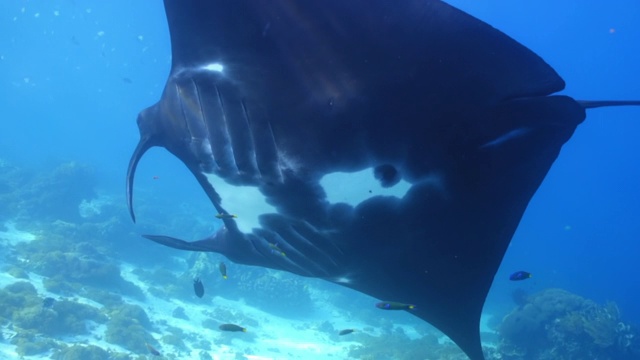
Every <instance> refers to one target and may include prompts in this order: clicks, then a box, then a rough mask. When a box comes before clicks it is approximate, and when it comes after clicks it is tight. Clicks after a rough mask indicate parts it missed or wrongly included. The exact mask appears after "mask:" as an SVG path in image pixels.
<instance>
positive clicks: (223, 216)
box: [216, 213, 238, 219]
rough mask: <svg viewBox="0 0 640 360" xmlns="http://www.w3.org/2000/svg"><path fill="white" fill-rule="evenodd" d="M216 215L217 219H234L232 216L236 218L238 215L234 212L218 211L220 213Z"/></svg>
mask: <svg viewBox="0 0 640 360" xmlns="http://www.w3.org/2000/svg"><path fill="white" fill-rule="evenodd" d="M216 217H217V218H218V219H234V218H237V217H238V215H235V214H223V213H220V214H216Z"/></svg>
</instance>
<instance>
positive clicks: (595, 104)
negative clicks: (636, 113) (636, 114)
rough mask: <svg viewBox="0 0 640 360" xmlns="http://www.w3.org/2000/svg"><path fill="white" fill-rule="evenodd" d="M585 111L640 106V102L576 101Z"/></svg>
mask: <svg viewBox="0 0 640 360" xmlns="http://www.w3.org/2000/svg"><path fill="white" fill-rule="evenodd" d="M576 101H577V103H578V104H580V106H582V107H583V108H585V109H594V108H599V107H606V106H640V100H576Z"/></svg>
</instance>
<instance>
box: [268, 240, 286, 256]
mask: <svg viewBox="0 0 640 360" xmlns="http://www.w3.org/2000/svg"><path fill="white" fill-rule="evenodd" d="M269 248H271V253H272V254H274V255H280V256H287V254H285V253H284V251H282V250H280V248H279V247H278V244H272V243H269Z"/></svg>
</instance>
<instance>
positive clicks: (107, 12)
mask: <svg viewBox="0 0 640 360" xmlns="http://www.w3.org/2000/svg"><path fill="white" fill-rule="evenodd" d="M448 2H449V3H451V4H452V5H454V6H456V7H459V8H461V9H463V10H465V11H467V12H469V13H470V14H472V15H474V16H476V17H478V18H480V19H482V20H484V21H486V22H488V23H489V24H492V25H493V26H495V27H496V28H498V29H500V30H502V31H503V32H505V33H507V34H509V35H510V36H512V37H513V38H514V39H516V40H518V41H519V42H521V43H522V44H524V45H525V46H527V47H529V48H530V49H532V50H533V51H534V52H536V53H537V54H539V55H540V56H541V57H542V58H544V59H545V60H546V61H547V62H548V63H549V64H550V65H551V66H552V67H553V68H555V69H556V71H557V72H558V73H559V74H560V75H561V76H562V77H563V79H564V80H565V81H566V84H567V86H566V90H565V91H564V93H566V94H568V95H570V96H572V97H574V98H576V99H596V100H599V99H640V65H639V64H640V3H638V2H637V1H636V0H611V1H607V2H602V1H595V0H586V1H580V2H573V1H557V0H554V1H552V0H536V1H527V2H524V1H513V0H501V1H497V0H496V1H490V2H477V1H467V0H452V1H448ZM0 34H1V35H0V69H1V71H0V109H1V110H0V111H1V112H2V116H1V118H0V158H2V159H6V160H7V161H9V162H11V163H14V164H24V166H25V167H31V168H40V169H44V170H46V169H50V168H51V167H54V166H56V165H57V164H59V163H61V162H65V161H78V162H84V163H88V164H91V165H92V166H93V167H94V168H95V169H96V171H97V175H98V183H99V186H100V188H101V189H103V190H104V191H107V192H110V193H113V194H114V195H117V196H121V197H122V201H123V202H124V197H123V193H124V177H125V172H126V166H127V163H128V161H129V157H130V155H131V152H132V151H133V149H134V147H135V145H136V143H137V141H138V129H137V126H136V123H135V119H136V116H137V114H138V112H139V111H140V110H141V109H143V108H145V107H147V106H149V105H151V104H153V103H154V102H156V101H157V100H158V98H159V96H160V94H161V91H162V89H163V87H164V83H165V80H166V77H167V75H168V71H169V67H170V46H169V34H168V29H167V26H166V21H165V16H164V10H163V7H162V3H161V1H137V2H128V1H71V0H67V1H62V0H60V1H46V2H45V1H3V2H0ZM639 135H640V109H639V108H631V107H629V108H605V109H594V110H590V111H589V112H588V116H587V119H586V120H585V122H584V123H583V124H582V125H580V126H579V127H578V130H577V131H576V133H575V134H574V136H573V137H572V139H571V140H570V141H569V142H568V143H567V144H566V145H565V146H564V147H563V149H562V152H561V154H560V156H559V158H558V160H557V161H556V162H555V164H554V166H553V167H552V169H551V171H550V172H549V174H548V175H547V177H546V179H545V181H544V183H543V184H542V186H541V187H540V189H539V190H538V192H537V193H536V195H535V196H534V198H533V200H532V201H531V203H530V205H529V207H528V210H527V212H526V214H525V216H524V218H523V220H522V222H521V224H520V227H519V229H518V231H517V233H516V235H515V237H514V238H513V240H512V242H511V246H510V248H509V250H508V252H507V254H506V256H505V258H504V261H503V264H502V267H501V268H500V270H499V272H498V274H497V276H496V280H495V282H494V285H493V288H492V291H491V293H490V296H489V300H488V302H487V304H486V310H488V311H493V312H496V313H504V312H505V310H504V309H509V308H511V307H512V306H513V304H512V302H511V298H510V294H511V292H512V291H513V290H514V289H516V288H523V289H525V290H526V291H528V292H530V293H534V292H537V291H539V290H542V289H545V288H549V287H559V288H563V289H566V290H568V291H571V292H574V293H576V294H579V295H581V296H584V297H586V298H591V299H594V300H596V301H597V302H604V301H606V300H613V301H615V302H616V303H618V305H619V307H620V309H621V311H622V314H623V317H624V318H625V319H626V320H627V322H631V323H635V324H640V306H639V305H638V300H637V299H638V295H639V294H640V285H638V284H640V282H639V281H638V279H637V277H638V276H637V274H638V266H637V263H638V258H639V255H640V241H639V240H640V238H639V237H640V235H639V234H640V190H639V184H640V142H638V140H637V139H638V136H639ZM153 176H157V177H158V178H160V179H163V181H162V182H154V181H153V180H152V177H153ZM136 186H137V188H138V189H142V188H150V187H153V188H152V189H150V190H149V192H148V193H146V194H145V192H144V191H141V192H139V193H137V195H138V194H139V195H140V196H141V197H145V196H146V197H148V198H149V199H153V196H157V197H162V198H163V199H164V200H162V201H167V202H170V201H173V200H175V201H176V202H177V203H178V202H180V199H187V200H185V201H186V202H187V203H188V204H189V206H190V207H192V208H195V209H199V208H203V209H204V208H207V206H208V203H207V201H206V199H205V198H204V195H203V194H202V193H201V190H200V189H199V188H198V186H197V184H196V183H195V181H194V180H193V179H192V176H191V175H190V174H188V172H187V171H186V170H185V169H184V168H183V165H182V164H181V163H179V161H178V160H177V159H175V158H173V157H171V156H169V155H168V154H167V153H166V152H165V151H163V150H153V151H151V152H150V154H149V155H147V156H146V157H145V158H144V160H143V161H142V163H141V165H140V168H139V172H138V176H137V184H136ZM151 192H153V193H154V194H155V195H151V194H149V193H151ZM158 201H160V200H158ZM0 215H1V216H0V217H2V218H5V217H7V214H0ZM141 221H143V223H142V224H139V225H138V227H136V226H134V225H133V224H132V225H131V231H133V232H138V233H139V232H142V231H141V230H140V229H141V228H144V227H145V226H148V225H149V224H145V223H144V221H145V220H141ZM146 221H151V220H146ZM208 230H210V229H207V228H203V229H201V230H198V231H200V232H198V233H197V234H189V235H193V237H197V236H205V235H206V234H207V232H208ZM176 232H177V233H179V231H178V230H177V231H176ZM182 234H184V232H182ZM176 235H177V234H176ZM141 243H143V242H142V241H141ZM147 245H148V247H149V249H151V248H153V247H154V246H155V245H153V244H147ZM147 245H144V246H147ZM138 246H143V245H138ZM169 252H170V251H166V252H165V254H166V253H169ZM516 270H527V271H529V272H531V273H532V274H533V278H532V279H531V280H528V281H526V282H519V283H514V282H509V281H508V276H509V274H510V273H512V272H513V271H516Z"/></svg>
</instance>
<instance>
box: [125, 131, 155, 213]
mask: <svg viewBox="0 0 640 360" xmlns="http://www.w3.org/2000/svg"><path fill="white" fill-rule="evenodd" d="M152 146H153V144H152V143H151V141H149V139H148V138H146V137H142V138H140V142H138V145H137V146H136V149H135V150H134V151H133V154H132V155H131V160H129V167H128V168H127V207H128V208H129V214H130V215H131V219H132V220H133V222H134V223H135V222H136V215H135V214H134V212H133V178H134V177H135V174H136V167H137V166H138V162H140V159H141V158H142V155H144V153H145V152H147V150H149V149H150V148H151V147H152Z"/></svg>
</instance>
